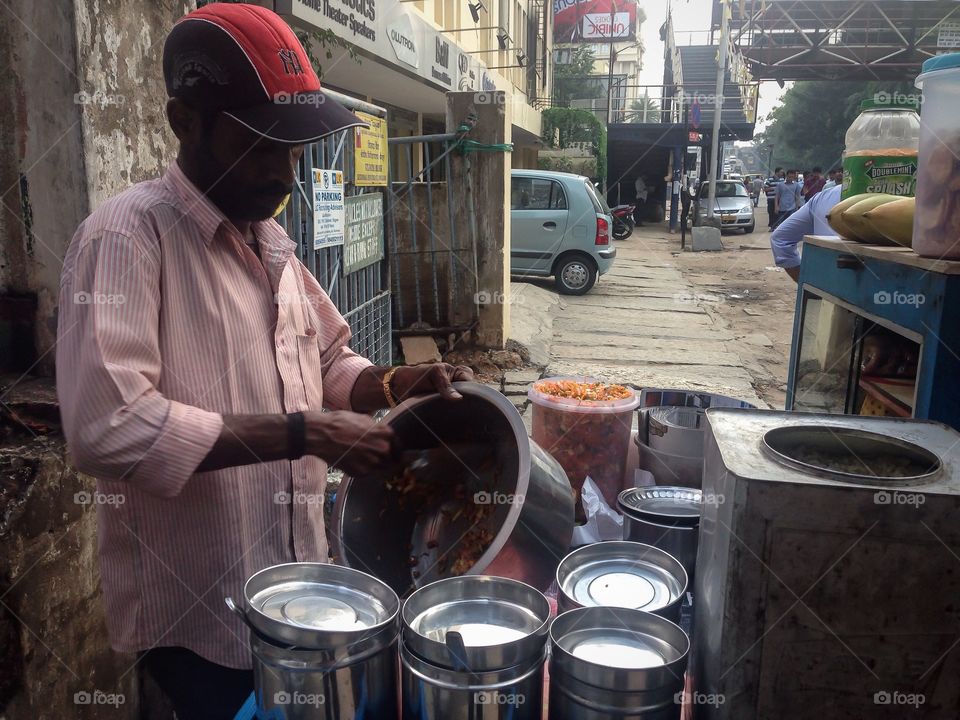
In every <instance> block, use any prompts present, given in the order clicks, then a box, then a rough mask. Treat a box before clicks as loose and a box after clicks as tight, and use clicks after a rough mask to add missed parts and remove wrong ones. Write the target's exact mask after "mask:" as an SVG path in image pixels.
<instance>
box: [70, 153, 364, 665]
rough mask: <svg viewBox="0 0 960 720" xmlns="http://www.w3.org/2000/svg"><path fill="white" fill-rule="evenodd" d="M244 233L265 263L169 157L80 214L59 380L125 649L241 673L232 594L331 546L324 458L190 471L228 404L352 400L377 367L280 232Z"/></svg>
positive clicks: (272, 227) (115, 631) (270, 407)
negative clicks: (163, 166)
mask: <svg viewBox="0 0 960 720" xmlns="http://www.w3.org/2000/svg"><path fill="white" fill-rule="evenodd" d="M252 229H253V232H254V233H255V234H256V237H257V241H258V244H259V248H260V257H258V256H257V254H256V252H255V251H254V250H252V249H251V248H250V247H249V246H247V245H246V244H245V243H244V242H243V238H242V236H241V235H240V233H239V232H238V231H237V230H236V228H234V226H233V225H232V223H230V222H228V221H227V220H226V218H225V217H224V216H223V215H222V214H221V213H220V211H219V210H218V209H217V208H216V206H215V205H213V204H212V203H211V202H210V201H209V200H208V199H207V198H206V197H205V196H204V195H203V194H202V193H200V191H199V190H198V189H197V188H196V187H195V186H194V185H193V184H192V183H191V182H190V181H189V180H188V179H187V178H186V176H185V175H184V174H183V172H182V171H181V170H180V168H179V166H178V165H177V164H176V163H173V164H172V165H171V166H170V168H169V169H168V170H167V172H166V173H165V174H164V176H163V178H162V179H159V180H153V181H149V182H144V183H140V184H138V185H135V186H134V187H132V188H130V189H129V190H128V191H126V192H124V193H122V194H121V195H118V196H117V197H114V198H112V199H111V200H108V201H107V202H106V203H104V204H103V205H102V206H101V207H99V208H98V209H97V210H96V211H95V212H94V213H93V214H92V215H90V217H88V218H87V219H86V220H85V221H84V222H83V224H81V226H80V228H79V229H78V230H77V233H76V235H75V236H74V238H73V241H72V243H71V245H70V248H69V251H68V252H67V256H66V259H65V260H64V266H63V275H62V277H61V281H60V316H59V328H58V341H57V391H58V394H59V398H60V409H61V415H62V418H63V428H64V432H65V434H66V438H67V443H68V447H69V448H70V451H71V454H72V457H73V461H74V462H75V464H76V466H77V467H78V468H79V469H80V470H81V471H83V472H86V473H88V474H90V475H93V476H94V477H95V478H97V492H96V493H95V494H94V496H93V498H92V499H93V501H94V502H95V503H96V506H97V520H98V533H99V538H98V539H99V552H100V570H101V574H102V582H103V594H104V602H105V604H106V617H107V626H108V630H109V632H110V638H111V642H112V645H113V647H114V648H115V649H116V650H118V651H121V652H135V651H139V650H145V649H148V648H151V647H154V646H180V647H186V648H189V649H191V650H193V651H194V652H196V653H198V654H199V655H201V656H203V657H205V658H207V659H208V660H211V661H213V662H216V663H219V664H221V665H226V666H228V667H234V668H249V667H250V666H251V662H250V653H249V650H248V646H247V635H248V633H247V630H246V628H245V627H244V626H243V624H242V623H241V622H240V621H239V619H238V618H236V617H235V616H234V615H232V614H231V613H230V612H229V610H228V609H227V608H226V606H225V605H224V602H223V599H224V597H225V596H232V597H233V598H235V599H238V598H239V597H242V592H243V583H244V581H245V580H246V579H247V578H248V577H249V576H250V575H252V574H253V573H255V572H256V571H258V570H260V569H262V568H264V567H268V566H270V565H275V564H277V563H284V562H292V561H326V560H327V557H328V555H327V544H326V539H325V532H324V527H323V491H324V486H325V484H326V470H327V468H326V465H325V464H324V462H322V461H321V460H320V459H319V458H316V457H312V456H306V457H304V458H302V459H300V460H297V461H294V462H290V461H277V462H269V463H262V464H258V465H248V466H244V467H235V468H228V469H224V470H217V471H211V472H202V473H198V472H195V471H196V468H197V466H198V465H199V463H200V462H201V461H202V460H203V458H204V457H205V456H206V454H207V452H208V451H209V450H210V449H211V447H213V445H214V443H215V442H216V440H217V437H218V435H219V433H220V431H221V428H222V426H223V421H222V415H228V414H258V413H288V412H296V411H302V410H308V409H309V410H319V409H321V407H323V408H328V409H341V410H342V409H350V393H351V391H352V388H353V385H354V382H355V381H356V379H357V376H358V375H359V374H360V373H361V371H363V370H364V369H365V368H366V367H368V366H369V365H370V363H369V362H368V361H367V360H365V359H363V358H361V357H360V356H358V355H356V354H355V353H353V352H352V351H351V350H350V349H349V347H348V346H347V343H348V340H349V338H350V330H349V327H348V325H347V323H346V322H345V321H344V319H343V318H342V317H341V316H340V314H339V313H338V312H337V310H336V308H335V307H334V306H333V303H332V302H331V301H330V299H329V298H328V297H327V295H326V293H324V291H323V290H322V289H321V287H320V286H319V284H318V283H317V281H316V279H315V278H314V277H313V276H312V275H311V274H310V273H309V271H308V270H307V269H306V268H305V267H304V266H303V264H302V263H300V262H299V261H298V260H297V258H296V255H295V254H294V249H295V247H296V246H295V244H294V243H293V242H292V241H291V240H290V239H289V238H288V237H287V236H286V233H285V232H284V230H283V229H282V228H281V227H280V226H279V225H278V224H277V223H276V222H274V221H273V220H266V221H264V222H257V223H253V225H252ZM261 258H262V259H261Z"/></svg>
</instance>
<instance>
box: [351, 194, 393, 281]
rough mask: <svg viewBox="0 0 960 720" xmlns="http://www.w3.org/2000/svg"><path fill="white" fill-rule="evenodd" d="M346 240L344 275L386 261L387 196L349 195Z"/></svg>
mask: <svg viewBox="0 0 960 720" xmlns="http://www.w3.org/2000/svg"><path fill="white" fill-rule="evenodd" d="M346 216H347V224H346V229H345V232H344V241H343V274H344V275H347V274H349V273H352V272H355V271H357V270H360V269H361V268H365V267H367V266H368V265H373V264H374V263H376V262H379V261H381V260H383V195H382V194H381V193H378V192H375V193H366V194H364V195H354V196H353V197H348V198H347V207H346Z"/></svg>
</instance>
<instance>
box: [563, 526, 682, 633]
mask: <svg viewBox="0 0 960 720" xmlns="http://www.w3.org/2000/svg"><path fill="white" fill-rule="evenodd" d="M557 587H558V588H559V592H558V593H557V610H558V611H559V612H561V613H562V612H566V611H567V610H573V609H574V608H580V607H619V608H631V609H635V610H645V611H647V612H652V613H656V614H657V615H660V616H662V617H665V618H669V619H670V620H674V621H676V620H679V618H680V606H681V604H682V603H683V597H684V593H685V592H686V590H687V573H686V571H685V570H684V569H683V565H682V564H681V563H680V562H679V561H678V560H677V559H676V558H674V557H672V556H671V555H669V554H668V553H666V552H664V551H663V550H660V549H658V548H655V547H653V546H651V545H645V544H643V543H638V542H627V541H625V540H612V541H608V542H598V543H593V544H591V545H584V546H583V547H581V548H577V549H576V550H574V551H573V552H571V553H570V554H569V555H567V556H566V557H565V558H564V559H563V560H561V561H560V565H559V566H557Z"/></svg>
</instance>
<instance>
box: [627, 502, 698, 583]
mask: <svg viewBox="0 0 960 720" xmlns="http://www.w3.org/2000/svg"><path fill="white" fill-rule="evenodd" d="M617 506H618V508H619V509H620V512H621V513H622V514H623V539H624V540H633V541H635V542H642V543H647V544H649V545H653V546H654V547H658V548H660V549H661V550H663V551H665V552H667V553H669V554H670V555H672V556H673V557H675V558H676V559H677V560H679V561H680V563H681V564H682V565H683V568H684V570H686V572H687V577H688V578H689V581H690V584H691V585H693V577H694V570H695V569H696V564H697V542H698V540H699V535H700V512H701V509H702V507H703V493H702V492H701V491H700V490H695V489H692V488H686V487H669V486H664V485H657V486H654V487H645V488H630V489H629V490H624V491H623V492H622V493H620V497H619V498H617Z"/></svg>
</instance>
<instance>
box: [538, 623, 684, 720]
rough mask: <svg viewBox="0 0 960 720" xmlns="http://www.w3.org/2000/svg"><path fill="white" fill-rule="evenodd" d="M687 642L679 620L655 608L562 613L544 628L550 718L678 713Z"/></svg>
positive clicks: (640, 719) (660, 719) (655, 719)
mask: <svg viewBox="0 0 960 720" xmlns="http://www.w3.org/2000/svg"><path fill="white" fill-rule="evenodd" d="M689 649H690V640H689V638H688V637H687V635H686V633H684V631H683V630H682V629H681V628H680V626H679V625H676V624H674V623H672V622H670V621H669V620H666V619H664V618H662V617H660V616H659V615H654V614H652V613H648V612H643V611H641V610H632V609H626V608H610V607H589V608H580V609H577V610H570V611H569V612H565V613H563V614H562V615H560V616H559V617H557V619H556V620H554V622H553V625H551V627H550V651H551V652H550V717H551V718H563V720H601V719H602V720H609V719H616V720H676V718H678V717H679V716H680V705H679V704H678V703H677V702H676V698H677V693H679V692H681V691H682V690H683V685H684V672H685V671H686V667H687V654H688V652H689Z"/></svg>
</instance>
